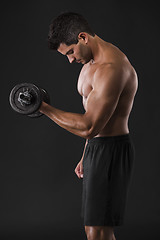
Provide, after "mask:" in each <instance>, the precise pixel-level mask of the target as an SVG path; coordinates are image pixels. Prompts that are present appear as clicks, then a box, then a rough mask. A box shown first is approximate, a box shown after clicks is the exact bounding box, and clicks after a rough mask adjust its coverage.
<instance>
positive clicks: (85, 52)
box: [57, 40, 92, 64]
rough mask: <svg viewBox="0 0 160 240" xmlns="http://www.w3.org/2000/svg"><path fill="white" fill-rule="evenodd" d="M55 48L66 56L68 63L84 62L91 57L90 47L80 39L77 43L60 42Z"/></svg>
mask: <svg viewBox="0 0 160 240" xmlns="http://www.w3.org/2000/svg"><path fill="white" fill-rule="evenodd" d="M57 50H58V52H60V53H62V54H63V55H65V56H67V57H68V60H69V62H70V63H73V62H78V63H82V64H86V63H88V62H89V61H90V60H91V59H92V52H91V49H90V48H89V47H88V46H87V45H86V44H85V43H84V42H83V41H81V40H79V41H78V43H77V44H72V45H70V46H67V45H66V44H65V43H61V44H60V46H59V48H58V49H57Z"/></svg>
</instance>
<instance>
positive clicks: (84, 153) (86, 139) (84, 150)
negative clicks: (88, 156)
mask: <svg viewBox="0 0 160 240" xmlns="http://www.w3.org/2000/svg"><path fill="white" fill-rule="evenodd" d="M87 143H88V139H86V143H85V146H84V150H83V154H82V158H81V161H82V162H83V158H84V154H85V151H86V146H87Z"/></svg>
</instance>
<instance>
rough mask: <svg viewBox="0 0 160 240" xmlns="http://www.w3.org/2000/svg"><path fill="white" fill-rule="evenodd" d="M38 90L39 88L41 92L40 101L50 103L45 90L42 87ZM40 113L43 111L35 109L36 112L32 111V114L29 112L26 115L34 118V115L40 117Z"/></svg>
mask: <svg viewBox="0 0 160 240" xmlns="http://www.w3.org/2000/svg"><path fill="white" fill-rule="evenodd" d="M40 90H41V94H42V101H44V102H46V103H48V104H49V103H50V97H49V94H48V93H47V91H46V90H44V89H42V88H40ZM42 115H43V113H41V112H39V111H37V112H35V113H33V114H30V115H28V116H29V117H33V118H36V117H40V116H42Z"/></svg>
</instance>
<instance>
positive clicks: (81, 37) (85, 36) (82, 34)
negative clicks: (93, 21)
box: [78, 32, 88, 44]
mask: <svg viewBox="0 0 160 240" xmlns="http://www.w3.org/2000/svg"><path fill="white" fill-rule="evenodd" d="M78 40H83V41H84V42H85V44H87V43H88V34H87V33H86V32H80V33H79V34H78Z"/></svg>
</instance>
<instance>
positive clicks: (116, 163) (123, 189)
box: [81, 134, 135, 226]
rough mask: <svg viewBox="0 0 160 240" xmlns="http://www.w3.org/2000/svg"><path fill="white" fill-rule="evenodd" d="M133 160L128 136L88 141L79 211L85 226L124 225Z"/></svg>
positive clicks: (131, 143)
mask: <svg viewBox="0 0 160 240" xmlns="http://www.w3.org/2000/svg"><path fill="white" fill-rule="evenodd" d="M134 159H135V149H134V145H133V142H132V139H131V136H130V134H125V135H120V136H109V137H108V136H107V137H96V138H93V139H90V140H88V144H87V146H86V150H85V154H84V159H83V168H84V174H83V193H82V209H81V217H82V218H83V221H84V225H85V226H105V225H106V226H120V225H123V223H124V214H125V208H126V202H127V196H128V190H129V185H130V183H131V179H132V176H133V172H134V171H133V170H134Z"/></svg>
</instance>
